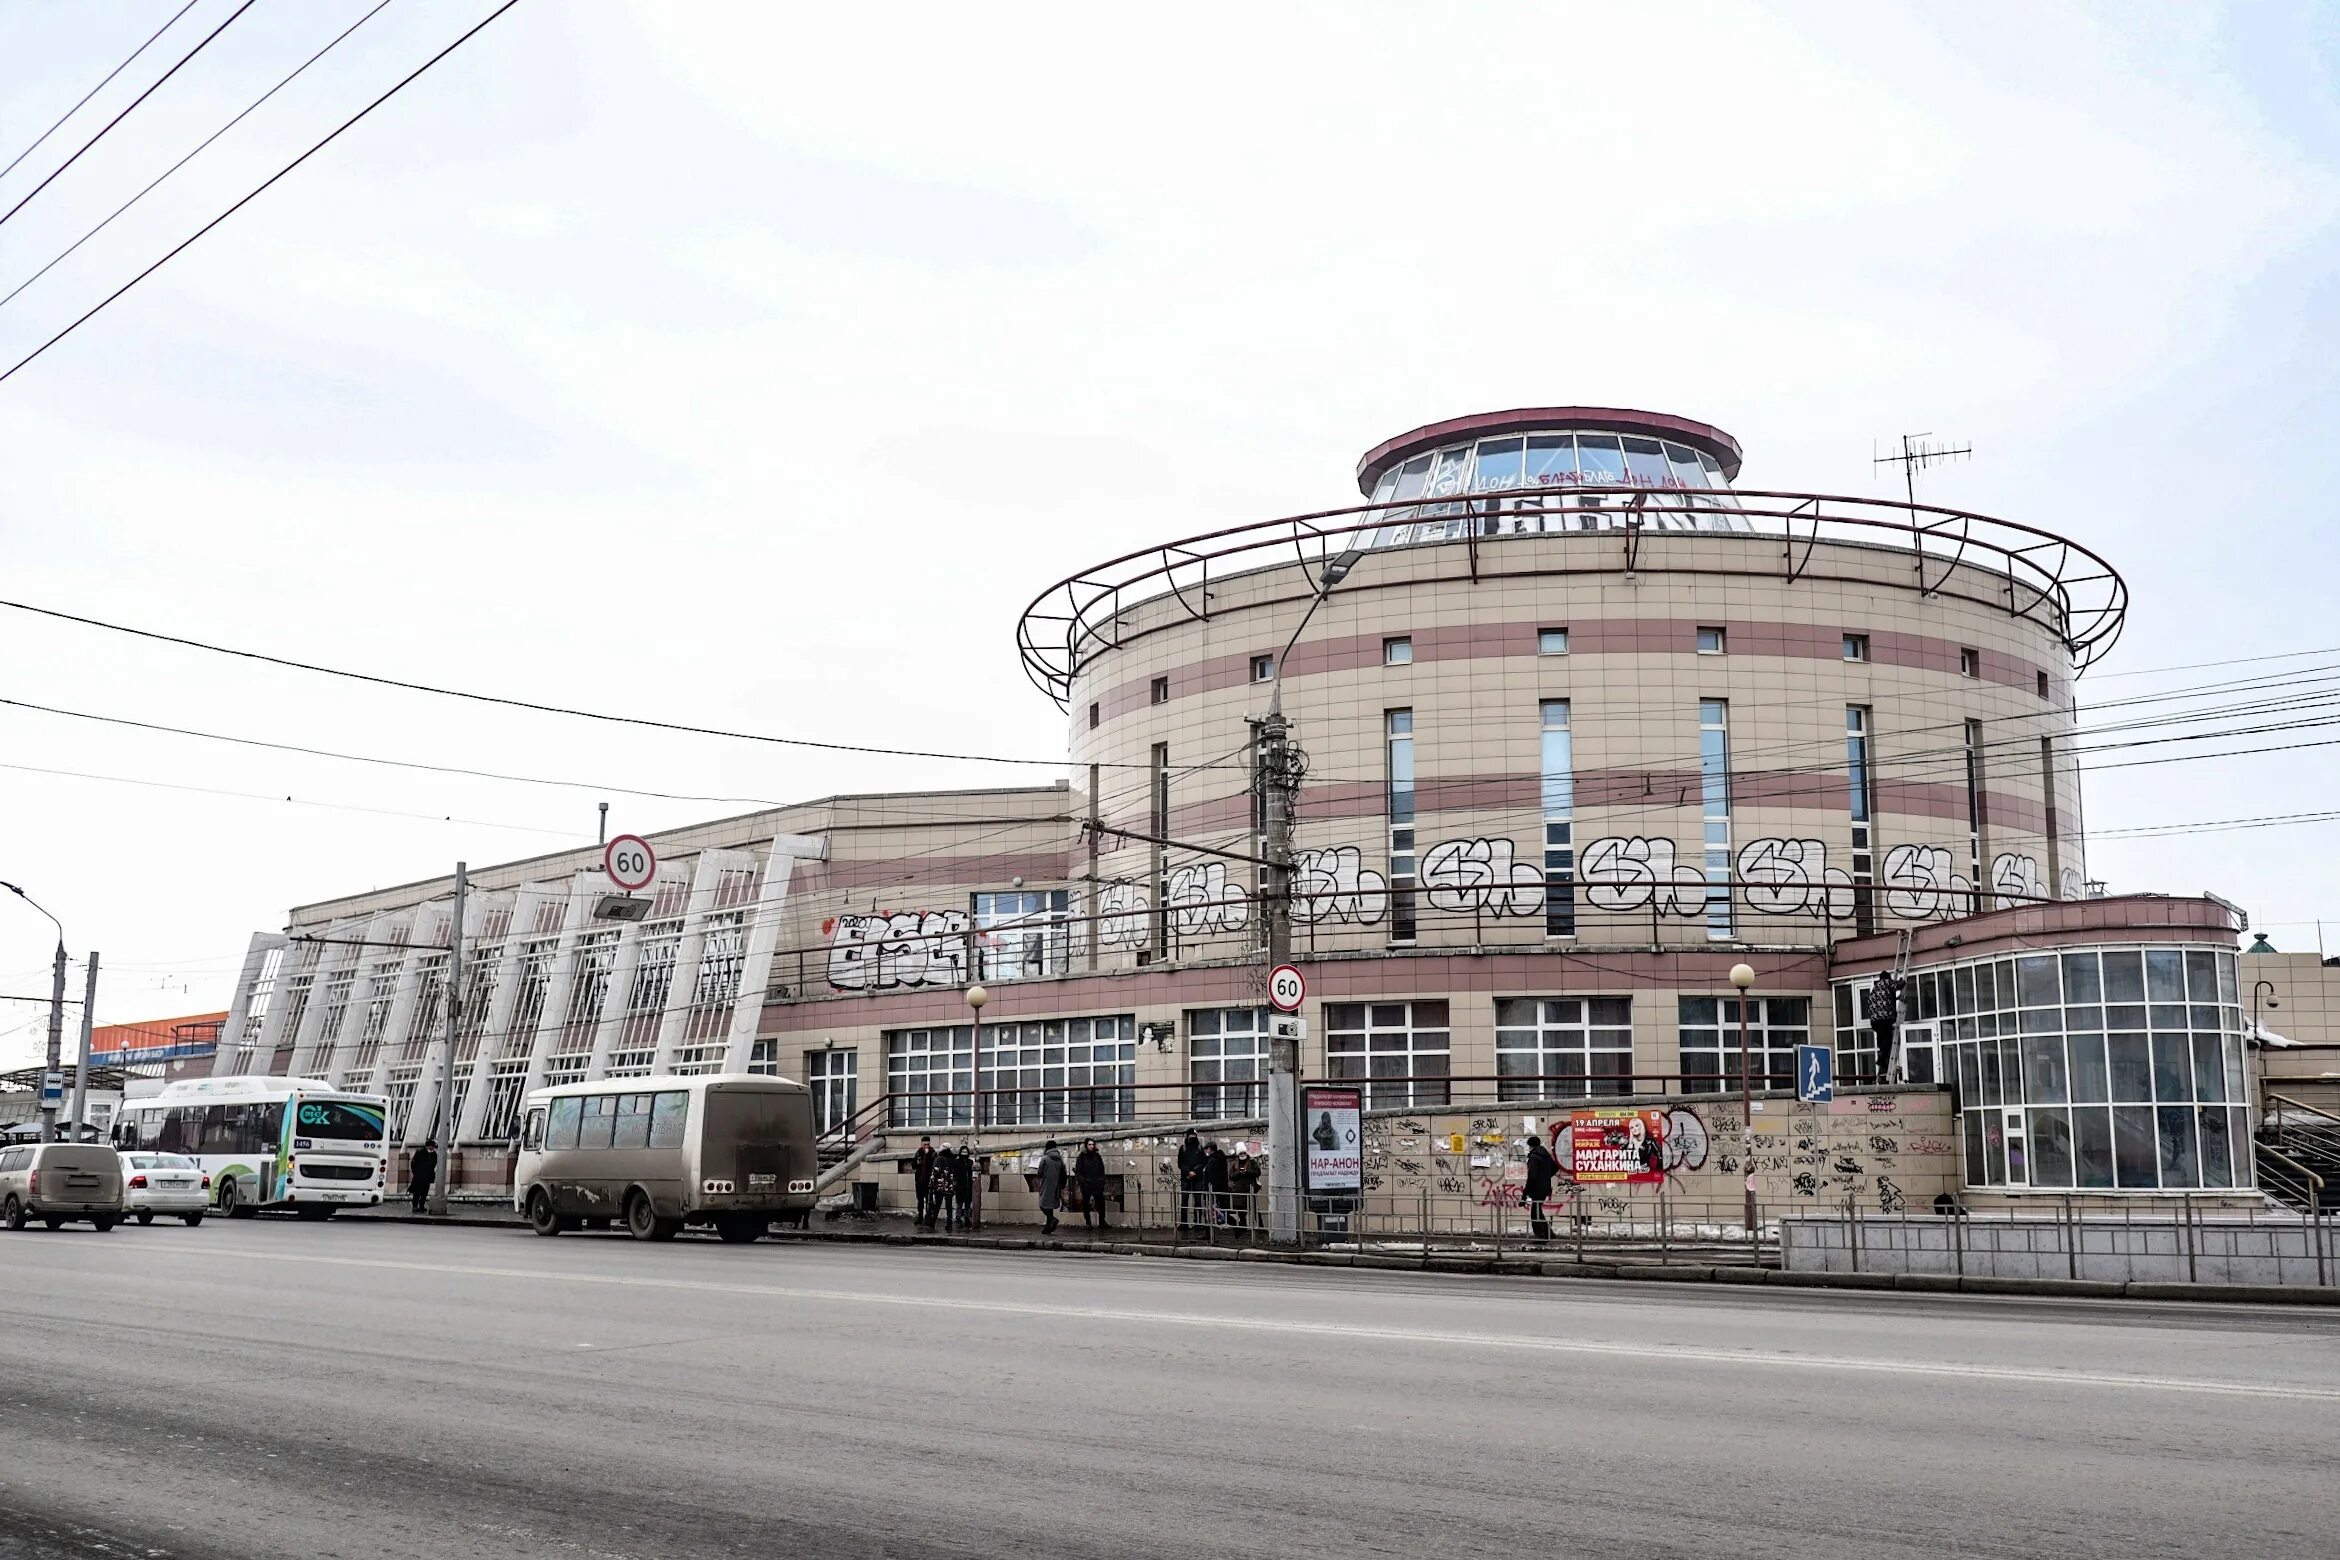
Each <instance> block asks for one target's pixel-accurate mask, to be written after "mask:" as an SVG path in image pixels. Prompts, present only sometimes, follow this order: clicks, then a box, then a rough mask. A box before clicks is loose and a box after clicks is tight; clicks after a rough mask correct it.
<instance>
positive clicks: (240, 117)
mask: <svg viewBox="0 0 2340 1560" xmlns="http://www.w3.org/2000/svg"><path fill="white" fill-rule="evenodd" d="M188 3H189V4H193V3H194V0H188ZM389 3H390V0H375V4H374V7H373V9H372V10H370V11H367V12H366V13H365V14H364V15H362V16H360V17H359V18H358V19H357V20H356V21H354V22H352V23H350V24H349V25H348V26H347V27H344V28H343V29H342V30H341V31H340V32H338V33H336V34H334V35H333V38H332V40H331V41H330V42H328V43H327V44H326V45H325V47H324V48H322V49H319V50H318V51H317V52H316V53H314V54H312V55H310V56H309V57H308V58H307V59H305V60H303V61H301V62H300V64H298V65H296V66H294V67H293V69H292V73H291V74H290V75H287V76H286V77H284V78H283V79H282V80H280V81H278V82H277V84H276V85H275V86H273V87H270V88H269V89H268V90H267V91H266V92H263V93H261V94H260V95H259V96H258V97H256V98H254V99H253V100H252V101H251V102H249V103H247V104H245V105H244V107H243V108H242V109H241V110H239V111H238V112H237V114H236V117H235V118H233V119H231V120H229V121H228V122H227V123H226V124H224V125H221V126H220V127H219V128H218V129H217V130H214V131H212V132H211V134H209V135H207V136H205V137H204V138H203V139H202V140H201V141H199V142H197V143H196V145H195V150H194V151H191V152H189V153H187V155H186V156H184V157H182V158H180V159H179V160H178V161H177V162H175V163H172V164H171V165H170V166H169V167H168V168H165V169H164V170H163V171H162V172H160V173H158V174H156V175H155V176H154V179H153V181H152V182H151V183H149V184H148V185H147V186H146V188H144V189H142V190H140V191H139V192H138V193H137V194H135V195H133V196H131V197H130V198H129V199H128V200H126V201H124V202H122V204H121V205H119V206H116V207H115V208H114V209H113V211H112V212H111V213H109V214H108V215H107V217H106V219H105V220H104V221H102V222H100V223H99V224H98V225H97V226H96V227H93V228H91V229H90V230H89V231H88V232H86V233H84V234H82V235H81V236H80V237H79V238H77V239H75V240H74V241H73V242H72V243H70V244H68V245H66V246H65V248H64V249H63V250H61V251H59V252H58V253H57V254H56V255H54V256H53V257H51V259H50V260H49V263H48V264H47V265H44V266H42V267H41V268H40V269H39V270H37V271H35V272H33V274H32V275H30V276H28V277H26V278H25V279H24V280H23V281H21V282H18V283H17V284H16V285H15V286H14V287H12V288H10V289H9V291H8V293H7V295H6V296H4V297H0V309H4V308H6V307H7V306H8V305H9V304H10V303H12V302H14V301H15V299H16V295H17V294H18V293H21V292H23V291H24V290H25V289H26V288H27V287H30V286H31V285H32V284H33V283H35V282H37V281H39V280H40V279H41V278H42V277H44V276H46V275H48V274H49V273H50V272H51V271H53V270H55V269H56V268H57V267H58V266H59V265H61V264H62V263H64V261H65V260H66V259H67V258H69V257H70V256H71V255H72V254H73V252H74V251H75V250H77V249H79V248H80V247H81V246H82V245H84V244H86V243H88V242H89V241H90V240H91V239H93V238H95V237H97V236H98V235H99V234H100V233H103V232H104V231H105V230H106V229H107V228H109V227H111V226H112V225H113V223H114V219H115V218H116V217H119V216H120V215H122V213H123V212H125V211H128V210H129V209H130V208H131V207H132V206H135V205H137V204H138V203H139V202H140V201H142V200H144V199H146V197H147V196H149V195H151V194H153V193H154V190H155V186H156V185H159V184H161V183H162V182H163V180H165V179H167V178H169V177H170V176H171V175H172V174H174V173H177V172H178V171H179V170H180V169H181V168H184V167H186V166H187V164H189V163H191V162H193V161H194V160H195V159H196V157H197V156H198V155H200V154H201V153H202V151H203V149H204V148H205V147H207V146H209V145H210V144H211V143H212V142H214V141H216V140H218V139H219V138H220V137H221V136H223V135H225V134H227V133H228V132H229V131H230V130H233V129H234V128H235V127H236V126H238V125H240V124H242V123H243V122H244V119H245V117H246V116H247V115H249V114H250V113H252V111H253V110H255V109H257V108H259V107H260V105H261V104H263V103H265V102H267V101H268V100H269V99H270V98H272V97H274V96H276V94H277V93H279V92H282V91H283V90H284V89H285V88H286V87H288V86H291V85H292V83H293V82H294V81H295V80H296V79H297V78H298V77H299V76H300V75H301V73H302V72H303V71H305V70H307V69H308V68H309V67H310V66H312V65H314V64H316V63H317V62H318V61H319V60H321V59H323V58H324V57H325V56H326V55H328V54H330V53H332V52H333V50H334V49H335V48H336V47H337V46H338V45H339V44H340V43H341V40H342V39H344V38H347V37H348V36H349V35H350V34H351V33H353V32H356V31H357V30H358V29H359V28H360V27H363V26H365V25H366V23H368V22H370V21H372V20H373V19H374V18H375V17H376V16H378V15H380V14H381V11H382V8H383V7H384V6H387V5H388V4H389Z"/></svg>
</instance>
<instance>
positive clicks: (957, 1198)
mask: <svg viewBox="0 0 2340 1560" xmlns="http://www.w3.org/2000/svg"><path fill="white" fill-rule="evenodd" d="M948 1157H949V1159H950V1161H951V1205H952V1207H953V1208H956V1209H957V1210H958V1216H959V1228H960V1230H961V1231H970V1230H973V1229H974V1228H975V1151H974V1149H972V1148H970V1147H968V1146H967V1145H966V1144H964V1143H961V1144H960V1145H959V1151H958V1152H957V1153H955V1154H951V1155H949V1156H948ZM950 1217H951V1209H949V1208H946V1209H944V1210H943V1218H944V1220H945V1221H946V1222H945V1223H944V1226H943V1227H944V1228H945V1229H948V1228H949V1227H950V1225H949V1223H948V1222H947V1221H948V1220H949V1219H950Z"/></svg>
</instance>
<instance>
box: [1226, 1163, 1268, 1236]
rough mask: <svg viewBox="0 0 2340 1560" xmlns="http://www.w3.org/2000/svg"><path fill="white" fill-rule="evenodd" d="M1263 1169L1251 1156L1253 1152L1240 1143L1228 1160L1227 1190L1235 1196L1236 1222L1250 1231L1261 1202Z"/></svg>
mask: <svg viewBox="0 0 2340 1560" xmlns="http://www.w3.org/2000/svg"><path fill="white" fill-rule="evenodd" d="M1261 1172H1262V1167H1261V1165H1260V1162H1259V1161H1258V1160H1257V1159H1254V1158H1253V1157H1252V1155H1251V1150H1250V1149H1248V1148H1246V1147H1244V1146H1243V1145H1242V1144H1240V1143H1238V1144H1236V1145H1235V1152H1234V1154H1233V1155H1231V1156H1230V1157H1229V1158H1228V1160H1227V1189H1228V1191H1229V1192H1230V1193H1231V1194H1232V1195H1233V1199H1234V1209H1235V1222H1236V1224H1237V1225H1239V1226H1240V1227H1242V1228H1244V1229H1250V1228H1251V1225H1252V1216H1253V1213H1254V1212H1255V1210H1256V1209H1257V1206H1258V1202H1259V1183H1260V1177H1261Z"/></svg>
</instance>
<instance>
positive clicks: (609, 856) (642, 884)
mask: <svg viewBox="0 0 2340 1560" xmlns="http://www.w3.org/2000/svg"><path fill="white" fill-rule="evenodd" d="M601 869H602V870H603V871H604V872H607V873H608V874H609V880H610V881H611V882H612V883H614V884H616V885H617V886H618V887H620V888H622V889H624V890H625V891H626V892H627V893H629V894H630V893H632V892H634V890H636V889H638V888H648V887H649V886H650V880H651V879H652V878H653V877H655V876H657V874H658V853H657V852H656V851H654V850H652V849H651V848H650V842H649V841H648V840H646V839H644V838H642V836H640V835H639V834H621V835H619V836H618V837H617V838H616V839H614V840H611V841H610V842H609V848H608V849H606V850H604V851H603V852H602V853H601Z"/></svg>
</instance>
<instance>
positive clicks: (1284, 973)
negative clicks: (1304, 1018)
mask: <svg viewBox="0 0 2340 1560" xmlns="http://www.w3.org/2000/svg"><path fill="white" fill-rule="evenodd" d="M1307 1000H1308V982H1307V981H1305V980H1303V979H1302V978H1301V976H1300V966H1299V965H1297V964H1279V965H1277V966H1276V967H1275V968H1274V969H1272V970H1270V971H1268V1005H1269V1006H1271V1007H1273V1008H1274V1009H1275V1010H1276V1011H1277V1012H1279V1013H1297V1012H1299V1011H1300V1004H1301V1003H1303V1002H1305V1001H1307Z"/></svg>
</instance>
